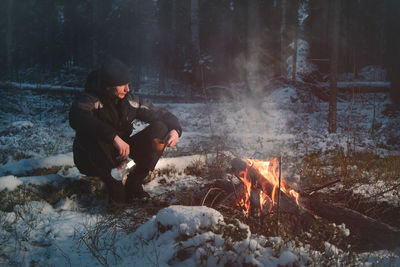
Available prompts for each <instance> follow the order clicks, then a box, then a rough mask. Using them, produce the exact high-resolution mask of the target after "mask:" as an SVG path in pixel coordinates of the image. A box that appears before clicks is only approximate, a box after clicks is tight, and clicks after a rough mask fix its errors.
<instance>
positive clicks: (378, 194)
mask: <svg viewBox="0 0 400 267" xmlns="http://www.w3.org/2000/svg"><path fill="white" fill-rule="evenodd" d="M399 186H400V183H398V184H396V185H394V186H392V187H391V188H390V189H388V190H385V191H383V192H380V193H377V194H375V195H373V196H371V197H373V198H376V197H379V196H381V195H383V194H385V193H387V192H390V191H392V190H394V189H396V188H397V187H399Z"/></svg>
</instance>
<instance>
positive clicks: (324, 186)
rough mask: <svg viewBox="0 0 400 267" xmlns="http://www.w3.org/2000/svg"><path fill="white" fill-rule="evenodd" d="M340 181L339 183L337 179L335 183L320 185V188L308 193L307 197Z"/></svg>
mask: <svg viewBox="0 0 400 267" xmlns="http://www.w3.org/2000/svg"><path fill="white" fill-rule="evenodd" d="M340 181H341V180H340V179H337V180H335V181H333V182H329V183H327V184H324V185H321V186H319V187H317V188H315V189H314V190H312V191H311V192H310V193H308V195H309V196H311V195H313V194H314V193H315V192H317V191H319V190H321V189H324V188H326V187H329V186H331V185H334V184H336V183H338V182H340Z"/></svg>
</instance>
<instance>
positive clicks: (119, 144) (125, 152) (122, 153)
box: [113, 135, 129, 159]
mask: <svg viewBox="0 0 400 267" xmlns="http://www.w3.org/2000/svg"><path fill="white" fill-rule="evenodd" d="M113 145H114V146H115V148H116V149H118V152H119V157H118V158H119V159H126V158H127V157H129V145H128V144H127V143H125V141H124V140H122V139H121V138H120V137H119V136H118V135H116V136H115V137H114V142H113Z"/></svg>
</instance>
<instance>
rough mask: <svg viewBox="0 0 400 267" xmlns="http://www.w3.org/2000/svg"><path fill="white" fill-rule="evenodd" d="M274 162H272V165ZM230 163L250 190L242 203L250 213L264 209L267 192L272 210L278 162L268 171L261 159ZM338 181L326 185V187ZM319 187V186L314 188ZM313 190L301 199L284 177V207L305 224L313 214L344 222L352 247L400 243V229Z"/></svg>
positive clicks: (379, 247)
mask: <svg viewBox="0 0 400 267" xmlns="http://www.w3.org/2000/svg"><path fill="white" fill-rule="evenodd" d="M271 163H272V165H270V164H271ZM231 164H232V171H233V174H234V175H235V176H236V177H238V178H239V179H240V180H241V181H242V182H243V184H244V185H245V191H247V192H245V195H246V201H244V203H243V204H241V206H243V205H244V206H246V210H247V214H248V216H253V215H254V214H257V210H262V209H263V206H264V205H265V202H263V199H262V198H263V197H264V195H267V196H269V198H270V202H271V206H270V209H269V210H270V211H271V210H272V207H274V205H275V202H276V200H275V199H276V196H277V192H276V191H277V188H278V186H279V185H278V184H277V181H278V180H277V179H278V175H277V173H276V167H277V165H275V162H273V161H272V162H269V163H268V164H267V168H266V170H267V172H264V171H263V170H260V168H259V167H260V166H257V165H258V163H257V161H254V160H246V161H244V160H242V159H238V158H235V159H233V160H232V162H231ZM268 176H272V177H268ZM270 178H272V180H271V179H270ZM336 182H337V181H334V182H332V183H329V184H328V185H324V187H325V186H329V185H330V184H333V183H336ZM321 188H322V187H321ZM319 189H320V188H317V189H316V190H314V191H318V190H319ZM313 193H314V192H312V193H310V194H306V193H302V194H301V199H300V194H299V193H297V192H294V191H293V190H292V189H290V188H289V187H288V186H287V185H286V184H285V181H284V179H282V186H281V197H280V209H281V211H284V212H288V213H292V214H295V215H298V216H299V217H300V220H301V221H302V222H303V223H305V224H310V223H312V222H315V221H316V219H315V218H316V217H315V216H314V215H316V216H319V217H321V218H325V219H326V220H328V221H331V222H335V223H337V224H341V223H345V224H346V226H347V227H348V228H349V229H350V231H351V233H352V239H353V244H355V246H354V245H353V247H355V248H356V249H358V250H360V251H366V250H370V249H392V248H395V247H398V246H399V244H400V229H397V228H394V227H392V226H390V225H387V224H385V223H382V222H380V221H378V220H375V219H372V218H370V217H368V216H365V215H363V214H361V213H359V212H357V211H355V210H351V209H348V208H345V207H339V206H335V205H332V204H329V203H326V202H323V201H321V200H319V199H318V198H317V197H316V195H315V194H313ZM275 207H276V205H275ZM354 241H355V242H354Z"/></svg>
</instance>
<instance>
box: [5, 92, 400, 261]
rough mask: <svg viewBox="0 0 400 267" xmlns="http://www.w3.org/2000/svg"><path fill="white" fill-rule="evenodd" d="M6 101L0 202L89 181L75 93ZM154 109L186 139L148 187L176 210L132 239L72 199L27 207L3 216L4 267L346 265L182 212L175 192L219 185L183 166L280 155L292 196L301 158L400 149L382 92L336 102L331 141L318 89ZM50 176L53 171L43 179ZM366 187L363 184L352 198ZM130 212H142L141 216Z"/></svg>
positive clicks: (329, 253) (204, 211) (380, 255)
mask: <svg viewBox="0 0 400 267" xmlns="http://www.w3.org/2000/svg"><path fill="white" fill-rule="evenodd" d="M0 95H1V98H0V99H1V100H0V102H1V105H0V132H1V136H0V160H1V164H2V165H0V196H1V195H2V194H3V195H5V194H9V193H10V192H12V191H16V190H18V188H25V189H26V188H27V189H26V190H30V189H32V190H35V188H37V186H43V185H47V184H51V185H52V186H53V187H57V185H58V184H62V183H63V182H65V181H74V180H75V181H78V180H80V179H82V175H81V174H80V173H79V172H78V170H77V169H76V168H75V167H74V166H73V160H72V153H71V151H72V140H73V136H74V132H73V130H72V129H71V128H70V127H69V125H68V110H69V105H70V103H71V101H72V99H73V97H72V95H69V94H65V93H62V94H61V93H58V94H57V92H56V91H55V92H51V93H43V92H42V93H39V92H36V91H34V90H33V91H28V90H23V91H22V90H19V91H13V90H0ZM155 104H156V103H155ZM156 105H157V104H156ZM159 105H162V106H164V107H166V108H167V109H168V110H170V111H171V112H173V113H174V114H175V115H176V116H177V117H178V118H179V119H180V121H181V124H182V127H183V135H182V138H181V140H180V142H179V144H178V145H177V146H176V147H175V148H172V149H167V150H166V153H165V155H164V157H163V158H162V159H161V160H160V162H159V164H158V165H157V167H156V168H157V169H159V170H160V169H173V170H174V171H173V172H172V174H171V172H170V173H166V174H161V175H159V176H157V177H156V178H155V179H153V180H151V181H150V182H149V183H147V184H146V185H145V190H146V191H148V192H149V193H150V195H151V196H152V197H153V198H156V199H159V200H162V201H166V202H168V203H170V204H174V205H176V206H169V207H167V208H164V209H161V210H160V211H159V212H158V213H157V214H156V215H155V216H154V217H152V218H150V219H149V220H148V221H147V222H145V223H144V224H141V223H140V224H139V225H138V226H139V227H138V228H137V229H134V230H133V231H132V232H126V231H124V229H123V228H122V227H119V225H120V224H123V222H122V221H121V222H118V223H115V224H113V225H114V227H108V224H105V223H103V222H104V221H106V218H107V215H106V213H105V210H104V209H100V210H91V209H90V207H89V208H88V207H87V206H85V207H83V206H82V205H81V203H80V201H79V199H78V198H77V196H75V195H72V196H70V197H68V198H64V199H62V200H59V201H58V202H57V203H52V204H50V203H48V202H46V201H44V200H37V201H28V202H25V203H23V202H21V204H20V205H15V206H14V207H13V208H12V209H7V210H2V211H0V222H1V228H0V232H1V233H0V251H1V252H0V265H1V266H3V265H10V264H11V265H24V266H26V265H39V266H43V265H50V266H54V265H60V266H65V265H67V266H68V265H70V266H93V265H101V264H102V265H120V266H131V265H133V266H146V265H156V266H166V265H173V266H194V265H207V266H216V265H219V266H223V265H225V264H227V265H230V264H238V265H243V264H253V265H256V266H278V265H281V266H283V265H289V266H290V265H308V264H311V263H314V264H317V265H318V263H319V262H325V261H326V260H327V259H333V258H335V261H330V263H331V264H332V262H335V263H336V264H337V265H342V264H343V262H347V261H346V260H348V258H349V257H350V255H347V254H346V253H344V252H343V251H341V250H340V249H338V248H336V247H335V246H333V245H331V244H329V243H328V242H327V243H326V250H325V252H318V251H313V250H312V249H310V247H309V246H307V245H305V244H304V245H303V246H299V245H298V244H296V245H295V243H290V242H289V243H287V242H286V243H285V242H283V241H282V239H281V238H280V237H264V236H260V235H256V234H252V233H251V232H250V229H249V227H248V226H247V225H244V224H242V223H240V222H238V221H237V222H226V221H224V218H223V216H222V215H221V213H219V212H218V211H216V210H213V209H210V208H206V207H201V206H179V204H182V203H180V202H179V197H177V196H176V194H177V193H180V194H185V193H186V192H189V191H190V192H196V191H198V192H200V189H201V188H205V187H207V185H208V184H209V183H211V182H212V181H213V179H214V178H215V177H208V179H205V178H204V177H203V178H202V177H198V176H195V175H193V174H185V168H186V167H188V166H190V165H195V164H196V163H198V162H203V161H206V160H207V159H208V158H209V157H210V155H212V154H213V153H215V152H223V153H226V154H227V155H230V156H237V157H256V158H259V159H265V158H271V157H274V156H280V155H281V156H282V157H283V176H284V177H285V178H286V179H287V180H288V182H289V184H290V185H291V186H292V187H295V188H296V187H298V186H299V185H300V182H301V180H300V179H301V175H300V173H299V170H298V167H297V166H298V164H301V162H302V156H303V155H305V154H306V153H309V152H312V151H329V150H334V149H338V148H339V147H342V148H343V149H344V150H346V149H348V148H351V149H353V148H355V149H356V150H357V151H363V150H364V151H373V152H374V153H376V154H379V155H399V150H400V141H399V140H400V139H399V135H400V112H399V109H395V108H393V106H392V105H391V102H390V99H389V97H388V95H387V94H386V93H366V94H356V95H355V96H354V97H352V96H351V95H349V96H347V98H346V99H343V101H341V102H338V132H337V133H336V134H329V133H328V131H327V128H328V123H327V114H328V103H326V102H323V101H321V100H319V99H318V98H316V97H315V96H314V95H313V94H312V93H311V91H302V90H299V89H296V88H292V87H285V86H283V87H280V88H275V89H274V90H269V91H266V92H263V93H262V94H256V97H254V95H253V97H248V96H241V97H240V98H239V97H238V98H234V99H228V100H226V101H221V102H213V103H209V104H206V103H190V104H185V103H162V104H161V103H160V104H159ZM52 168H53V169H55V171H54V172H53V173H45V174H41V173H40V171H41V170H48V169H52ZM380 187H382V185H380ZM25 189H24V190H25ZM24 190H20V192H22V193H21V194H22V195H21V197H23V192H24ZM375 190H376V189H375ZM366 191H368V188H366V187H365V186H360V187H359V188H358V191H357V192H356V193H359V194H363V193H364V192H366ZM370 191H371V190H370ZM374 192H375V191H374ZM393 197H394V198H396V196H393ZM197 198H199V196H197ZM200 198H201V196H200ZM391 201H394V200H393V199H391ZM398 202H399V201H398V196H397V203H398ZM199 204H200V203H197V205H199ZM128 210H129V209H128ZM130 212H133V213H135V212H136V211H135V208H132V209H131V210H130ZM138 212H139V211H138ZM125 219H126V218H125ZM99 225H102V226H105V225H106V226H107V227H99ZM233 233H235V234H233ZM399 247H400V244H399ZM399 255H400V251H399V250H395V251H379V252H371V253H368V254H357V255H356V258H355V259H354V262H355V264H362V263H364V264H366V265H369V264H374V263H376V264H378V265H391V266H395V265H399V264H400V259H399ZM333 256H334V257H333Z"/></svg>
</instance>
